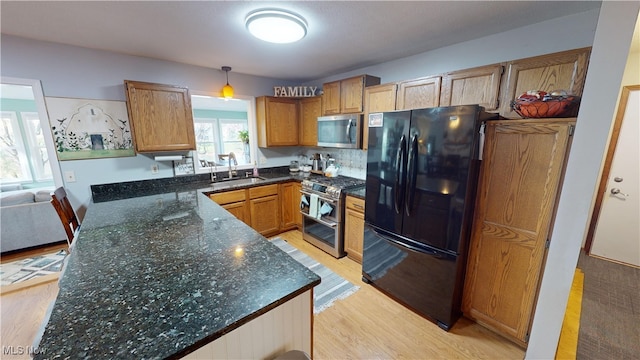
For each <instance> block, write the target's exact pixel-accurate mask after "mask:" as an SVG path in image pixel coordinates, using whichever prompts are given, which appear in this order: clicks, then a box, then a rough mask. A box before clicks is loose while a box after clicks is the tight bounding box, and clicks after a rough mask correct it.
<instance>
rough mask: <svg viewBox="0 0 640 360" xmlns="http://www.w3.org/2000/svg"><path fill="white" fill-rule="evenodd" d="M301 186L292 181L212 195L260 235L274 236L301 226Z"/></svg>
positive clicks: (214, 199) (211, 197)
mask: <svg viewBox="0 0 640 360" xmlns="http://www.w3.org/2000/svg"><path fill="white" fill-rule="evenodd" d="M300 188H301V184H300V183H299V182H297V181H291V182H287V183H283V184H272V185H263V186H255V187H251V188H248V189H242V190H231V191H225V192H221V193H215V194H211V195H209V198H210V199H211V200H213V201H215V202H216V203H218V204H219V205H221V206H222V207H223V208H224V209H226V210H227V211H229V212H230V213H231V214H232V215H233V216H235V217H237V218H238V219H239V220H241V221H243V222H244V223H245V224H247V225H249V226H251V227H252V228H253V229H254V230H256V231H257V232H259V233H260V234H262V235H264V236H272V235H276V234H278V233H280V232H283V231H288V230H293V229H296V228H298V229H301V228H302V214H300V211H299V209H300Z"/></svg>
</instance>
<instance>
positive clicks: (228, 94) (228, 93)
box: [222, 66, 233, 99]
mask: <svg viewBox="0 0 640 360" xmlns="http://www.w3.org/2000/svg"><path fill="white" fill-rule="evenodd" d="M222 71H224V72H225V73H227V85H225V86H224V87H223V88H222V96H223V97H224V98H225V99H232V98H233V88H232V87H231V85H229V71H231V66H223V67H222Z"/></svg>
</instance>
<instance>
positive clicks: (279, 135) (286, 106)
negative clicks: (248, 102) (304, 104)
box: [256, 96, 299, 147]
mask: <svg viewBox="0 0 640 360" xmlns="http://www.w3.org/2000/svg"><path fill="white" fill-rule="evenodd" d="M256 122H257V129H258V146H260V147H269V146H295V145H298V136H299V130H298V100H297V99H292V98H280V97H272V96H260V97H258V98H256Z"/></svg>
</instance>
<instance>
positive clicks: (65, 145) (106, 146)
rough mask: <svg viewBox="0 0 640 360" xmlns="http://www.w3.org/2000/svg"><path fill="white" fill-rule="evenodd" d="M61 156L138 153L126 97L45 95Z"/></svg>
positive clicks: (108, 155) (129, 154)
mask: <svg viewBox="0 0 640 360" xmlns="http://www.w3.org/2000/svg"><path fill="white" fill-rule="evenodd" d="M45 100H46V104H47V112H48V113H49V122H50V124H51V132H52V133H53V140H54V142H55V146H56V153H57V154H58V160H61V161H62V160H82V159H98V158H110V157H123V156H135V155H136V153H135V150H134V147H133V140H132V137H131V128H130V126H129V116H128V115H127V105H126V102H124V101H113V100H93V99H74V98H60V97H45Z"/></svg>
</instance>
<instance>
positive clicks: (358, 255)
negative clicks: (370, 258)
mask: <svg viewBox="0 0 640 360" xmlns="http://www.w3.org/2000/svg"><path fill="white" fill-rule="evenodd" d="M345 207H346V210H345V220H344V222H345V227H344V250H345V251H346V253H347V256H348V257H349V258H350V259H352V260H354V261H356V262H358V263H362V251H363V246H364V200H361V199H358V198H354V197H351V196H348V197H347V200H346V205H345Z"/></svg>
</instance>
